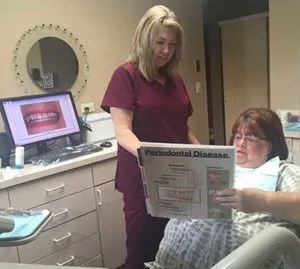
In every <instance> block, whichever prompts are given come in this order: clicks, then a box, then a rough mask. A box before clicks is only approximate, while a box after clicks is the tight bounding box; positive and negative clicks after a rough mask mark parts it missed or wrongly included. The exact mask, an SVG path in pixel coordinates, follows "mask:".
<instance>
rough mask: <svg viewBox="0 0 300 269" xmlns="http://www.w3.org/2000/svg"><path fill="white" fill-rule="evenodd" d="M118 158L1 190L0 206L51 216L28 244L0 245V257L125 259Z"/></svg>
mask: <svg viewBox="0 0 300 269" xmlns="http://www.w3.org/2000/svg"><path fill="white" fill-rule="evenodd" d="M115 169H116V160H115V158H111V159H108V160H104V161H100V162H96V163H94V164H89V165H85V166H82V167H79V168H76V169H72V170H68V171H64V172H60V173H56V174H54V175H51V176H47V177H43V178H40V179H37V180H33V181H30V182H26V183H23V184H19V185H16V186H12V187H9V188H7V189H3V190H1V191H0V205H1V207H2V208H7V207H9V206H12V207H15V208H22V209H49V210H50V211H51V212H52V213H53V218H52V219H51V220H50V222H49V223H48V225H47V226H46V227H45V228H44V230H43V232H42V233H41V234H40V235H39V236H38V237H37V238H36V239H35V240H34V241H33V242H31V243H29V244H26V245H22V246H18V247H7V248H0V262H21V263H37V264H49V265H75V266H86V267H103V266H105V267H106V268H109V269H114V268H117V267H119V266H121V265H122V264H124V260H125V251H126V247H125V224H124V214H123V201H122V195H121V194H120V193H119V192H117V191H115V189H114V177H115Z"/></svg>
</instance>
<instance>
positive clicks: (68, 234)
mask: <svg viewBox="0 0 300 269" xmlns="http://www.w3.org/2000/svg"><path fill="white" fill-rule="evenodd" d="M71 235H72V234H71V233H70V232H68V233H67V234H66V235H65V236H63V237H61V238H58V239H56V238H53V241H54V242H55V243H58V242H60V241H63V240H66V239H68V238H70V237H71Z"/></svg>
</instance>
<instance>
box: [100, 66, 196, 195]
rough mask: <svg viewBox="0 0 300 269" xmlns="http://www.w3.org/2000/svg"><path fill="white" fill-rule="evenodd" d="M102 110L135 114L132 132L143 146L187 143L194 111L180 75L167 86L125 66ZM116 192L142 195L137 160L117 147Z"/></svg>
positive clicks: (115, 76)
mask: <svg viewBox="0 0 300 269" xmlns="http://www.w3.org/2000/svg"><path fill="white" fill-rule="evenodd" d="M101 107H102V109H103V110H105V111H106V112H110V109H109V108H110V107H117V108H122V109H127V110H131V111H133V119H132V131H133V133H134V134H135V135H136V136H137V137H138V139H139V140H140V141H143V142H163V143H188V136H187V133H188V130H187V121H188V117H189V116H191V115H192V113H193V109H192V105H191V102H190V99H189V96H188V94H187V90H186V88H185V86H184V83H183V80H182V78H181V77H180V75H179V74H175V75H174V76H173V77H171V78H168V79H167V81H166V83H165V85H162V84H160V83H159V82H157V81H151V82H149V81H147V80H146V79H145V78H144V77H143V76H142V75H141V73H140V72H139V70H138V69H137V67H136V66H135V65H133V64H131V63H126V64H124V65H122V66H120V67H119V68H117V69H116V70H115V71H114V73H113V75H112V78H111V80H110V82H109V85H108V87H107V90H106V93H105V95H104V98H103V101H102V104H101ZM117 160H118V162H117V171H116V188H117V189H118V190H119V191H120V192H122V193H124V194H126V193H127V194H135V195H143V187H142V179H141V172H140V169H139V167H138V162H137V158H136V157H135V156H134V155H133V154H131V153H130V152H128V151H127V150H125V149H124V148H123V147H121V146H120V145H118V158H117Z"/></svg>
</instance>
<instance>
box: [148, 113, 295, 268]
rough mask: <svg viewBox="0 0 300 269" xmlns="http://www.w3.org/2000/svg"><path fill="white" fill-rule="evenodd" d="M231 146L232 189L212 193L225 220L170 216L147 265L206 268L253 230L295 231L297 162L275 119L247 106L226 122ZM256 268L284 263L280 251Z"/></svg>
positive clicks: (253, 232) (278, 265)
mask: <svg viewBox="0 0 300 269" xmlns="http://www.w3.org/2000/svg"><path fill="white" fill-rule="evenodd" d="M230 144H231V145H234V146H235V147H236V175H235V184H234V188H233V189H227V190H224V191H220V192H218V193H215V194H214V196H213V198H214V200H215V201H217V202H219V203H220V204H221V205H222V206H225V207H229V208H231V209H233V210H232V218H231V219H230V220H196V219H190V220H179V219H171V220H170V221H169V223H168V224H167V226H166V228H165V234H164V237H163V240H162V241H161V243H160V247H159V250H158V252H157V254H156V258H155V261H154V262H150V263H146V266H147V267H148V268H152V269H162V268H168V269H171V268H172V269H173V268H174V269H175V268H180V269H193V268H195V269H196V268H197V269H208V268H211V267H212V266H213V265H214V264H216V263H217V262H219V261H220V260H221V259H223V258H224V257H225V256H226V255H228V254H229V253H230V252H232V251H233V250H234V249H236V248H237V247H239V246H240V245H242V244H243V243H244V242H246V241H247V240H248V239H249V238H251V237H252V236H254V235H255V234H257V233H258V232H260V231H262V230H264V229H266V228H268V227H271V226H281V227H286V228H288V229H290V230H291V231H293V232H294V233H296V234H297V235H298V234H299V232H300V226H298V225H297V224H300V216H299V214H298V211H299V205H300V168H299V167H297V166H296V165H293V164H291V163H287V162H286V161H285V160H286V159H287V157H288V148H287V145H286V142H285V138H284V134H283V128H282V125H281V122H280V120H279V118H278V116H277V115H276V113H274V112H273V111H271V110H269V109H266V108H251V109H248V110H246V111H245V112H243V113H242V114H241V115H240V116H239V117H238V119H237V120H236V122H235V124H234V125H233V128H232V137H231V139H230ZM261 268H264V269H267V268H268V269H271V268H272V269H279V268H284V267H283V262H282V259H281V257H280V255H276V257H274V258H272V259H270V260H268V261H267V262H266V263H265V264H264V265H263V266H262V267H261Z"/></svg>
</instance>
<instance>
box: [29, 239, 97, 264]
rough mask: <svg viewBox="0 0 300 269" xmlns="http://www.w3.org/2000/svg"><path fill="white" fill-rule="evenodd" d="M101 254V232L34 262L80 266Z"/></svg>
mask: <svg viewBox="0 0 300 269" xmlns="http://www.w3.org/2000/svg"><path fill="white" fill-rule="evenodd" d="M100 254H101V251H100V240H99V234H98V233H97V234H94V235H92V236H89V237H87V238H85V239H84V240H82V241H80V242H77V243H75V244H73V245H72V246H70V247H68V248H65V249H63V250H60V251H58V252H55V253H54V254H52V255H50V256H47V257H45V258H43V259H41V260H38V261H36V262H34V263H37V264H45V265H66V266H72V265H75V266H78V265H82V264H83V263H85V262H87V261H88V260H90V259H92V258H94V257H96V256H98V255H100Z"/></svg>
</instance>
